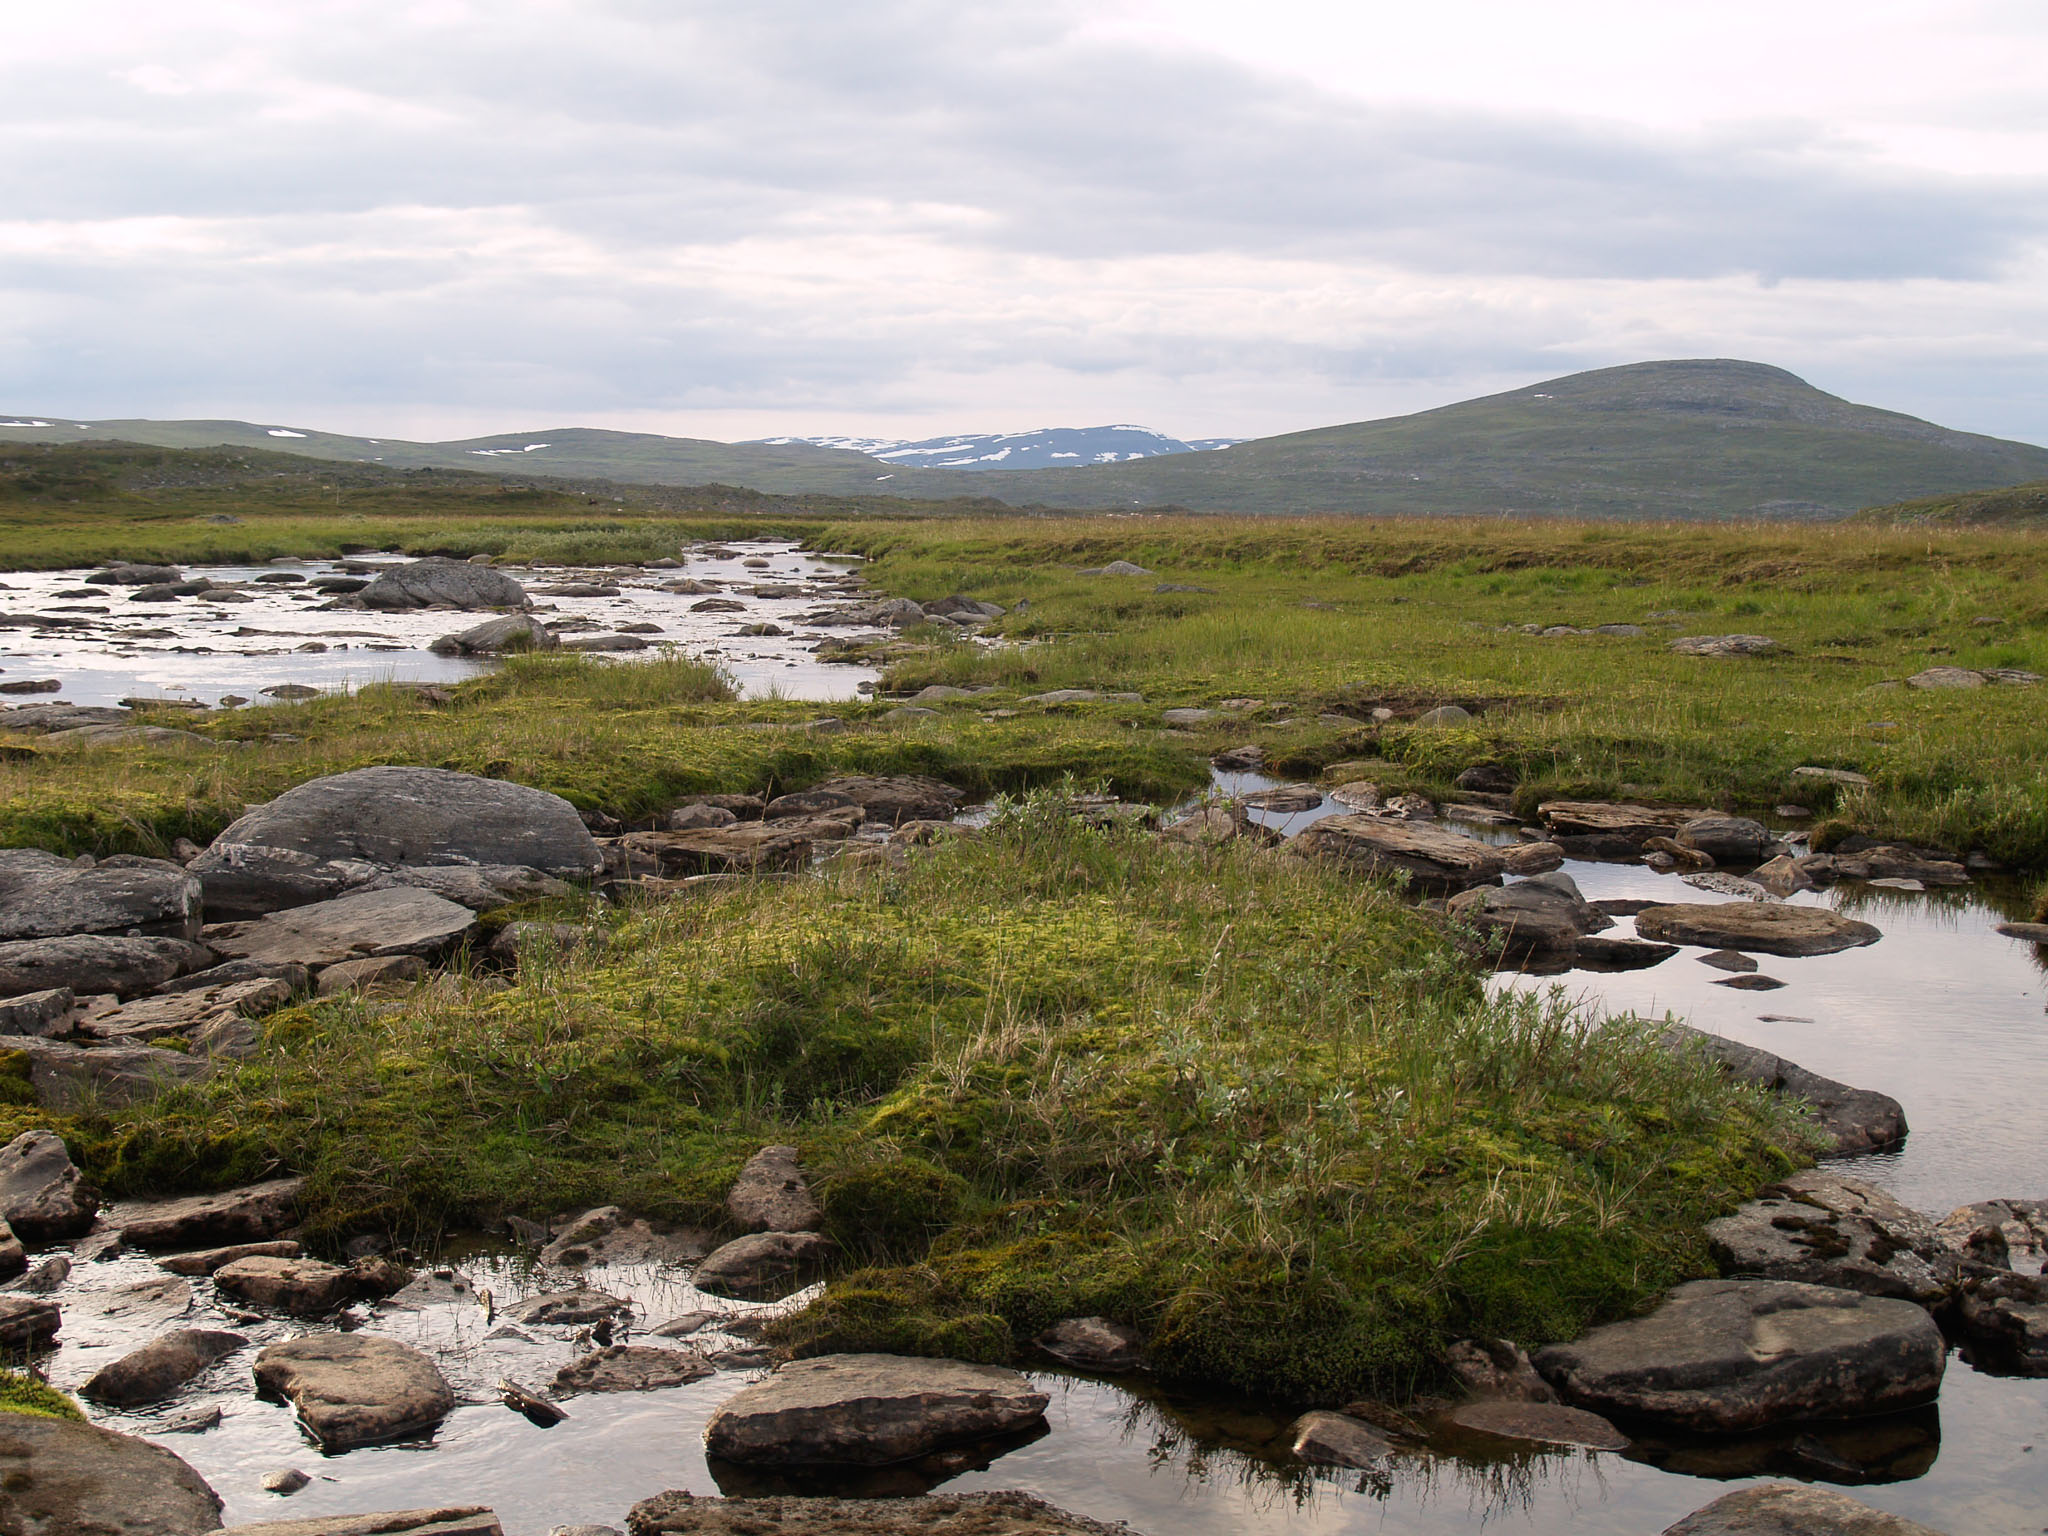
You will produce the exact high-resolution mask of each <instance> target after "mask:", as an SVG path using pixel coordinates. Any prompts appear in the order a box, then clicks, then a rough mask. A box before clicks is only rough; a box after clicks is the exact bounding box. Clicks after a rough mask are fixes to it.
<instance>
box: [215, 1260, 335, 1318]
mask: <svg viewBox="0 0 2048 1536" xmlns="http://www.w3.org/2000/svg"><path fill="white" fill-rule="evenodd" d="M213 1283H214V1285H215V1287H216V1288H217V1289H219V1290H220V1291H221V1292H222V1293H223V1294H224V1295H228V1296H232V1297H234V1298H235V1299H236V1300H238V1301H242V1302H246V1303H247V1304H248V1305H250V1306H252V1307H262V1308H263V1309H264V1310H266V1311H270V1312H283V1313H286V1314H288V1315H289V1316H292V1317H322V1316H325V1315H326V1314H327V1313H329V1312H332V1311H335V1310H336V1309H338V1308H340V1307H344V1306H346V1305H348V1303H349V1302H351V1301H353V1300H355V1297H356V1291H357V1285H356V1276H355V1274H354V1272H353V1271H351V1270H348V1269H344V1268H343V1267H342V1266H340V1265H339V1264H325V1263H322V1262H321V1261H320V1260H318V1259H279V1258H270V1257H267V1256H265V1255H261V1254H257V1255H252V1256H251V1257H249V1258H244V1259H231V1260H229V1261H228V1262H227V1263H225V1264H223V1265H221V1266H220V1268H218V1269H216V1270H215V1271H214V1272H213Z"/></svg>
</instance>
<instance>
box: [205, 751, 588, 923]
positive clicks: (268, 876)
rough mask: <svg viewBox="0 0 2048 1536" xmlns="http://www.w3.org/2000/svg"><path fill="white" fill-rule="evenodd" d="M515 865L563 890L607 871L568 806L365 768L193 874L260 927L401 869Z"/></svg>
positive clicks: (220, 903)
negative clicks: (563, 883)
mask: <svg viewBox="0 0 2048 1536" xmlns="http://www.w3.org/2000/svg"><path fill="white" fill-rule="evenodd" d="M448 865H457V866H460V865H508V866H514V867H526V868H531V869H534V870H538V871H539V872H540V873H541V874H543V875H548V876H552V877H554V878H556V879H561V880H587V879H590V878H593V877H594V876H596V875H597V874H599V873H600V872H601V871H602V870H603V867H604V860H603V857H602V856H601V855H600V854H599V852H598V848H597V844H596V843H595V842H593V841H592V840H591V836H590V833H589V832H588V831H587V830H586V829H585V828H584V825H583V821H582V818H581V817H579V816H578V815H577V814H576V808H575V807H574V806H572V805H570V804H569V802H568V801H566V800H564V799H562V798H561V797H560V796H557V795H550V794H547V793H545V792H543V791H541V790H537V789H529V788H528V787H527V786H525V785H523V784H510V783H507V782H505V781H504V780H502V779H485V778H479V777H477V776H476V775H474V774H467V773H454V772H450V771H448V770H446V769H441V768H400V767H381V768H358V769H355V770H353V771H351V772H348V773H339V774H333V775H330V776H328V777H326V778H319V779H314V780H311V781H310V782H308V783H305V784H301V785H299V786H298V787H297V788H296V789H290V790H287V791H285V793H283V794H282V795H279V796H278V797H277V798H276V799H275V800H272V801H271V802H270V803H269V804H267V805H264V806H259V807H258V808H257V809H256V810H254V811H251V812H250V813H249V814H247V815H246V816H243V817H242V818H241V819H240V820H239V821H236V822H235V823H234V824H233V825H232V826H230V827H229V828H228V829H227V830H226V831H225V832H223V833H221V835H220V836H219V837H217V838H216V839H214V841H213V844H212V846H211V847H209V848H208V849H207V850H206V851H205V852H204V853H202V854H201V855H200V856H199V857H198V858H197V859H194V860H193V861H192V863H191V865H190V869H191V872H192V873H193V874H195V875H197V876H198V877H199V878H200V880H201V881H202V882H203V883H204V885H205V887H206V905H207V910H208V912H209V914H210V915H214V916H223V915H225V916H256V915H261V914H263V913H268V912H274V911H276V910H278V909H279V908H282V907H293V906H303V905H305V904H307V903H310V902H315V901H320V900H323V899H326V898H329V897H333V896H338V895H340V894H342V893H343V892H344V891H348V890H352V889H354V888H356V887H358V886H361V885H364V884H366V883H368V882H369V881H371V880H372V879H374V878H376V877H377V876H379V875H381V874H384V873H386V872H388V871H390V870H394V869H399V868H414V867H434V866H448Z"/></svg>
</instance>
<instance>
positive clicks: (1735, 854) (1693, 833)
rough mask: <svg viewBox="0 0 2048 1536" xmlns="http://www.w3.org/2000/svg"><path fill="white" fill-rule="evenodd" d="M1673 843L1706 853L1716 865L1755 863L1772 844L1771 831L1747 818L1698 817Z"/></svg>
mask: <svg viewBox="0 0 2048 1536" xmlns="http://www.w3.org/2000/svg"><path fill="white" fill-rule="evenodd" d="M1673 841H1675V842H1677V843H1678V844H1679V845H1680V846H1682V847H1686V848H1691V849H1695V850H1697V851H1698V852H1700V853H1704V854H1705V855H1707V857H1708V858H1710V859H1712V860H1713V861H1714V862H1715V863H1716V864H1754V863H1756V862H1757V860H1759V859H1760V858H1762V857H1763V852H1764V849H1766V848H1768V847H1769V846H1770V845H1771V842H1772V841H1773V839H1772V837H1771V833H1770V829H1769V828H1768V827H1766V826H1765V825H1764V824H1763V823H1762V822H1760V821H1752V820H1750V818H1749V817H1747V816H1714V815H1708V816H1695V817H1693V819H1692V820H1691V821H1688V822H1686V823H1685V825H1684V826H1682V827H1680V828H1679V829H1678V832H1677V834H1676V836H1675V837H1674V839H1673Z"/></svg>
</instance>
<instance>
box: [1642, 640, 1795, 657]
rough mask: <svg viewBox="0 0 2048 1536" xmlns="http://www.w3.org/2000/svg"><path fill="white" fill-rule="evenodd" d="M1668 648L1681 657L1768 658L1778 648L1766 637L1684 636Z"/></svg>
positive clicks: (1775, 642)
mask: <svg viewBox="0 0 2048 1536" xmlns="http://www.w3.org/2000/svg"><path fill="white" fill-rule="evenodd" d="M1669 648H1670V649H1671V650H1673V651H1676V652H1677V653H1678V654H1679V655H1681V656H1768V655H1769V654H1770V653H1771V652H1773V651H1775V650H1777V649H1778V648H1779V647H1778V642H1777V641H1775V640H1773V639H1771V637H1770V636H1768V635H1685V636H1681V637H1680V638H1679V639H1676V640H1674V641H1672V642H1671V645H1670V647H1669Z"/></svg>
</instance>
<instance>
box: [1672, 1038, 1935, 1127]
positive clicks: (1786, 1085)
mask: <svg viewBox="0 0 2048 1536" xmlns="http://www.w3.org/2000/svg"><path fill="white" fill-rule="evenodd" d="M1664 1040H1665V1043H1666V1044H1668V1045H1669V1046H1670V1047H1671V1048H1672V1049H1673V1050H1689V1051H1698V1052H1700V1053H1701V1054H1703V1055H1705V1056H1707V1057H1708V1058H1710V1059H1711V1060H1713V1061H1714V1062H1716V1063H1717V1064H1719V1066H1720V1067H1721V1068H1722V1070H1723V1071H1725V1072H1726V1073H1727V1074H1728V1075H1729V1076H1730V1077H1733V1078H1734V1079H1736V1080H1737V1081H1738V1082H1744V1083H1754V1084H1756V1086H1758V1087H1759V1088H1765V1089H1768V1090H1770V1091H1771V1092H1772V1093H1777V1094H1783V1095H1784V1096H1786V1097H1788V1098H1794V1099H1802V1100H1804V1101H1805V1103H1806V1105H1807V1108H1808V1110H1809V1111H1810V1113H1811V1114H1812V1117H1813V1124H1814V1128H1815V1129H1816V1130H1817V1131H1819V1132H1820V1133H1821V1134H1822V1135H1823V1136H1825V1137H1826V1138H1827V1139H1828V1141H1829V1143H1830V1146H1829V1148H1828V1151H1829V1153H1830V1154H1831V1155H1832V1156H1835V1157H1854V1156H1856V1155H1858V1154H1859V1153H1863V1152H1881V1151H1884V1150H1885V1149H1886V1148H1888V1147H1895V1146H1897V1145H1898V1144H1899V1143H1900V1142H1901V1141H1904V1140H1905V1139H1906V1130H1907V1126H1906V1111H1905V1109H1904V1108H1903V1107H1902V1106H1901V1105H1900V1104H1899V1101H1898V1100H1897V1099H1895V1098H1892V1097H1891V1096H1890V1095H1889V1094H1883V1093H1879V1092H1877V1091H1876V1090H1875V1089H1871V1088H1852V1087H1850V1086H1849V1085H1848V1084H1847V1083H1838V1082H1836V1081H1835V1080H1834V1079H1833V1078H1831V1077H1822V1076H1821V1075H1820V1074H1819V1073H1818V1072H1809V1071H1807V1070H1806V1068H1804V1067H1802V1066H1800V1065H1799V1064H1798V1063H1797V1062H1793V1061H1787V1060H1786V1059H1785V1058H1784V1057H1782V1056H1775V1055H1773V1054H1772V1053H1771V1052H1769V1051H1766V1050H1762V1049H1759V1048H1758V1047H1756V1046H1753V1045H1744V1044H1743V1043H1742V1042H1741V1041H1740V1040H1730V1039H1729V1038H1727V1036H1725V1035H1710V1034H1708V1033H1707V1032H1706V1031H1705V1030H1701V1029H1694V1028H1693V1027H1692V1026H1691V1025H1690V1024H1673V1025H1670V1026H1669V1027H1667V1028H1666V1029H1665V1031H1664Z"/></svg>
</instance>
